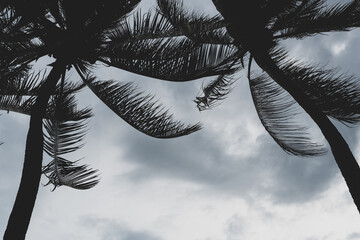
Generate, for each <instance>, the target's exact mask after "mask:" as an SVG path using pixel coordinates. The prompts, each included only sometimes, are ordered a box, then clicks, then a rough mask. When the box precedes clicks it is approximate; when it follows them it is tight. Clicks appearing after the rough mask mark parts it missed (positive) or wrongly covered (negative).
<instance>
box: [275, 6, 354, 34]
mask: <svg viewBox="0 0 360 240" xmlns="http://www.w3.org/2000/svg"><path fill="white" fill-rule="evenodd" d="M324 3H325V1H324V0H307V1H303V4H302V5H300V6H298V7H297V8H295V9H294V10H293V11H291V12H289V13H288V14H287V15H286V14H284V15H283V16H281V17H279V18H278V19H277V20H276V22H275V25H274V30H279V31H280V34H279V36H278V38H288V37H295V38H302V37H306V36H311V35H313V34H319V33H324V32H331V31H348V30H350V29H351V28H354V27H360V1H359V0H352V1H350V2H348V3H338V4H335V5H334V6H332V7H329V8H326V7H325V4H324Z"/></svg>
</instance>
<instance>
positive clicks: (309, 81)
mask: <svg viewBox="0 0 360 240" xmlns="http://www.w3.org/2000/svg"><path fill="white" fill-rule="evenodd" d="M281 68H282V70H283V71H284V72H285V73H286V74H287V75H288V76H289V79H290V80H291V81H294V82H295V83H296V84H297V86H299V87H300V88H301V89H302V90H303V91H304V92H305V94H306V95H307V96H308V97H309V98H310V99H311V100H312V101H313V102H314V104H316V105H317V107H319V108H320V109H321V110H322V111H323V112H324V113H325V114H326V115H328V116H330V117H332V118H334V119H336V120H338V121H340V122H343V123H349V124H355V123H359V122H360V82H359V79H358V78H355V77H354V76H347V75H345V74H339V73H338V71H337V70H335V69H330V70H327V69H324V68H316V67H313V66H306V65H302V64H296V63H295V62H292V63H291V62H289V61H286V62H285V61H284V62H283V64H282V66H281Z"/></svg>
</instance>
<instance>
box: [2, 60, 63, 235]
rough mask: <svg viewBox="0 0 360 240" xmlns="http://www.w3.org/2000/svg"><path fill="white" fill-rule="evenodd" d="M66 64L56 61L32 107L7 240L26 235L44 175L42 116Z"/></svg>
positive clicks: (6, 233)
mask: <svg viewBox="0 0 360 240" xmlns="http://www.w3.org/2000/svg"><path fill="white" fill-rule="evenodd" d="M65 67H66V65H65V64H64V63H63V61H60V60H57V61H56V62H55V63H54V64H53V68H52V70H51V72H50V74H49V76H48V77H47V80H46V81H45V83H44V84H43V85H42V86H41V88H40V90H39V93H38V97H37V99H36V102H35V104H34V106H33V108H32V112H31V118H30V126H29V131H28V135H27V139H26V149H25V159H24V165H23V171H22V176H21V181H20V186H19V190H18V193H17V195H16V199H15V203H14V206H13V209H12V212H11V214H10V218H9V221H8V225H7V228H6V231H5V234H4V240H22V239H25V235H26V231H27V229H28V226H29V223H30V218H31V214H32V211H33V208H34V205H35V199H36V195H37V192H38V188H39V183H40V178H41V167H42V158H43V131H42V119H43V116H44V115H45V113H46V108H47V103H48V101H49V98H50V96H51V94H52V93H53V92H54V90H55V86H56V83H57V82H58V80H59V79H60V76H61V74H62V73H63V72H64V69H65Z"/></svg>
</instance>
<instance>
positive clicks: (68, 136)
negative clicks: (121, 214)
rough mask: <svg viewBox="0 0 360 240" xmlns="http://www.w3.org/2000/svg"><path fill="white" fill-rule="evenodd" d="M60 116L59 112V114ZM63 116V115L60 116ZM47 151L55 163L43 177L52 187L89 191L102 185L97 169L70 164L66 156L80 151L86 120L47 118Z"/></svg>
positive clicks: (45, 168) (45, 126)
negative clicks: (98, 184) (99, 183)
mask: <svg viewBox="0 0 360 240" xmlns="http://www.w3.org/2000/svg"><path fill="white" fill-rule="evenodd" d="M58 114H59V113H56V115H58ZM60 114H61V113H60ZM44 128H45V130H46V134H45V136H44V151H45V152H46V153H47V154H48V155H49V156H50V157H51V158H53V160H52V161H51V162H50V163H49V164H48V165H46V166H44V167H43V169H42V172H43V174H44V175H45V176H46V177H48V179H49V182H48V183H47V185H48V184H50V183H51V184H53V185H54V189H55V188H56V187H58V186H62V185H64V186H68V187H72V188H75V189H88V188H91V187H93V186H95V185H96V184H97V183H98V182H99V179H98V175H97V174H96V172H97V170H93V169H89V168H88V167H87V166H86V165H77V162H78V161H69V160H67V159H65V158H64V157H62V155H64V154H69V153H72V152H74V151H76V150H78V149H80V148H81V147H82V146H83V144H82V140H83V138H84V136H85V133H86V121H84V120H80V121H59V120H58V119H45V120H44Z"/></svg>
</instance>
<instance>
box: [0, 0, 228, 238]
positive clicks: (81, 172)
mask: <svg viewBox="0 0 360 240" xmlns="http://www.w3.org/2000/svg"><path fill="white" fill-rule="evenodd" d="M139 2H140V1H139V0H131V1H128V0H126V1H122V0H120V1H115V0H100V1H99V0H96V1H95V0H94V1H88V0H86V1H85V0H79V1H72V0H35V1H27V0H4V1H1V3H0V109H2V110H5V111H14V112H18V113H23V114H27V115H30V127H29V132H28V136H27V143H26V150H25V160H24V168H23V174H22V179H21V183H20V188H19V191H18V194H17V197H16V200H15V204H14V208H13V211H12V213H11V216H10V219H9V222H8V226H7V230H6V232H5V236H4V239H23V238H24V237H25V234H26V231H27V227H28V224H29V221H30V217H31V214H32V209H33V206H34V202H35V199H36V194H37V191H38V185H39V181H40V175H41V174H44V175H45V176H46V177H48V179H49V183H48V184H52V185H54V189H55V188H56V187H58V186H62V185H65V186H69V187H73V188H76V189H88V188H91V187H93V186H94V185H96V184H97V183H98V181H99V179H98V177H97V171H96V170H93V169H91V168H88V167H87V165H81V164H79V163H78V161H73V160H70V159H68V157H69V156H68V154H69V153H72V152H74V151H76V150H78V149H79V148H81V147H82V146H83V143H82V142H81V140H82V139H83V137H84V135H85V133H86V123H87V119H88V118H89V117H91V115H92V113H91V111H90V109H88V108H86V109H77V104H76V100H75V95H76V93H77V92H78V91H80V90H81V89H82V88H83V87H85V86H88V87H89V88H90V89H91V91H92V92H94V94H95V95H96V96H98V97H99V99H100V100H102V101H103V102H104V103H105V104H106V105H107V106H108V107H109V108H110V109H111V110H112V111H113V112H114V113H115V114H117V115H118V116H119V117H121V118H122V119H124V120H125V121H126V122H127V123H129V124H130V125H131V126H133V127H134V128H136V129H137V130H139V131H141V132H143V133H145V134H147V135H149V136H152V137H156V138H172V137H179V136H184V135H187V134H190V133H192V132H195V131H197V130H199V129H200V125H199V124H195V125H185V124H183V123H181V122H179V121H175V120H173V117H172V115H170V114H168V111H167V110H166V109H165V108H164V107H163V106H162V105H161V104H158V103H156V101H153V97H152V96H151V95H148V94H145V95H142V93H141V92H139V91H138V90H137V88H135V87H134V86H133V85H132V84H131V83H123V82H119V81H116V80H101V79H98V77H96V76H95V74H94V73H93V68H94V67H93V65H94V64H95V63H99V62H102V63H104V64H105V65H108V66H113V67H117V68H121V69H125V70H128V71H131V72H134V73H138V74H142V75H145V76H150V77H154V78H159V79H166V80H171V81H189V80H193V79H196V78H200V77H205V76H213V75H219V74H225V73H227V72H228V71H229V69H230V70H231V69H232V61H233V57H232V56H230V57H229V58H228V55H229V54H228V53H229V52H231V51H233V48H232V47H228V46H220V47H219V45H217V44H213V43H212V42H207V43H206V44H202V43H201V44H198V43H196V42H194V41H192V40H190V39H188V38H187V37H186V36H188V35H191V34H195V35H196V36H198V37H199V36H200V35H201V31H202V30H201V29H196V31H195V32H193V33H191V32H188V31H187V30H186V29H177V28H176V27H175V26H174V24H173V23H172V22H171V21H170V20H169V19H168V18H166V17H165V16H164V15H162V13H161V12H160V11H155V12H153V13H152V14H148V15H144V14H141V12H132V11H133V9H134V8H135V7H136V6H137V4H138V3H139ZM213 22H217V19H212V20H209V22H208V23H205V25H204V27H206V25H209V26H211V25H212V24H213ZM209 32H210V33H212V31H209ZM215 36H216V37H215ZM214 37H215V39H221V38H224V39H227V40H228V36H222V34H221V33H216V34H214V36H211V38H210V37H206V36H205V35H204V36H203V37H202V38H203V39H206V38H208V39H209V40H210V39H214ZM214 41H218V40H214ZM164 49H166V50H164ZM214 55H216V57H215V58H214ZM42 57H50V58H49V59H53V60H50V61H53V62H52V63H51V62H49V65H48V67H47V68H49V69H50V70H49V71H50V72H48V73H47V72H46V71H45V72H34V69H33V64H34V62H35V61H37V60H38V59H40V58H42ZM70 69H74V70H75V71H76V72H77V73H78V75H79V77H78V79H75V78H72V79H71V80H70V79H69V78H68V77H67V75H68V72H69V71H70ZM170 70H171V71H170ZM79 80H80V81H79ZM43 130H44V131H45V133H43ZM43 150H45V153H47V154H48V155H49V156H50V157H51V158H52V159H53V160H52V161H51V162H50V163H48V164H47V165H46V166H42V167H41V165H42V158H43V156H42V154H43Z"/></svg>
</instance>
